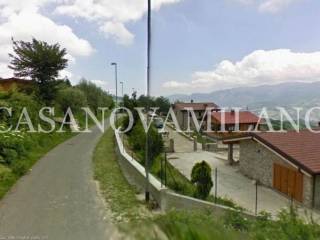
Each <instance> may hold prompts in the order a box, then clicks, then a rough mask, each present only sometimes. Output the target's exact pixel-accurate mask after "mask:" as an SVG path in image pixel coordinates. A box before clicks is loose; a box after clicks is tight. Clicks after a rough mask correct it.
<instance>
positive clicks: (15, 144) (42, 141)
mask: <svg viewBox="0 0 320 240" xmlns="http://www.w3.org/2000/svg"><path fill="white" fill-rule="evenodd" d="M13 49H14V54H11V55H10V57H11V63H10V66H9V67H10V68H11V69H13V70H14V74H15V76H16V77H23V78H29V79H31V80H30V84H28V85H27V86H25V87H22V86H19V87H18V86H16V87H12V88H11V89H10V90H7V91H0V106H1V107H2V109H1V111H0V131H1V134H0V199H1V198H2V197H3V196H4V195H5V194H6V192H7V191H8V190H9V189H10V188H11V187H12V185H13V184H14V183H15V182H16V181H17V180H18V179H19V177H21V176H22V175H24V174H26V173H27V172H28V170H29V169H30V168H31V167H32V166H33V164H34V163H35V162H36V161H37V160H38V159H40V158H41V157H42V156H43V155H44V154H45V153H47V152H48V151H49V150H51V149H52V148H53V147H55V146H56V145H58V144H59V143H62V142H63V141H65V140H67V139H68V138H70V137H72V136H74V134H73V133H72V132H71V131H70V128H69V127H68V126H67V125H66V126H63V128H62V130H64V132H61V133H59V132H57V131H56V130H59V129H60V127H61V122H62V120H63V117H64V113H65V111H66V109H67V108H68V107H70V108H71V110H72V112H73V113H74V115H75V118H76V120H77V122H78V124H79V125H80V127H84V126H85V115H84V113H83V111H80V110H81V109H80V108H81V107H90V109H91V110H92V111H93V112H96V113H97V112H98V111H97V106H96V105H94V104H93V102H97V103H99V104H101V105H99V106H101V107H109V108H111V107H113V100H112V97H111V96H110V95H108V94H107V93H106V92H104V91H103V90H102V89H100V88H99V87H97V86H95V85H94V84H92V83H90V82H88V81H86V80H82V81H81V82H80V84H78V85H77V86H71V84H70V81H69V80H68V79H59V78H58V75H59V71H61V70H63V69H64V68H66V66H67V63H68V61H67V59H66V54H67V52H66V50H65V49H61V47H60V46H59V45H58V44H54V45H49V44H47V43H46V42H41V41H37V40H36V39H33V40H32V42H23V41H13ZM43 107H54V110H55V112H54V116H53V113H52V112H50V111H43V114H44V116H45V117H47V118H50V119H51V120H52V121H54V122H55V129H54V131H52V125H51V124H50V123H49V122H47V121H44V120H43V119H41V118H40V116H39V111H40V110H41V109H42V108H43ZM5 108H6V109H10V108H12V112H11V113H10V112H9V111H6V109H5ZM24 108H25V109H26V111H27V113H28V115H22V112H23V110H24ZM28 118H30V123H28V121H27V120H28ZM89 124H90V123H89ZM10 126H12V128H11V129H10ZM38 130H40V131H38ZM48 132H50V133H48Z"/></svg>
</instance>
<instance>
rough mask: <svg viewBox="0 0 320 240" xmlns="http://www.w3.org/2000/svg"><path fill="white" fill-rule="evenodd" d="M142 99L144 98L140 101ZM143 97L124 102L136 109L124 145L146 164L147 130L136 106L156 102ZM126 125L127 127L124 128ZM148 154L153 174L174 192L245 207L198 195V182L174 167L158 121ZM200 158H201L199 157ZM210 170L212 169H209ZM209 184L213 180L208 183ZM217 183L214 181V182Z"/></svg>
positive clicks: (133, 97) (126, 119)
mask: <svg viewBox="0 0 320 240" xmlns="http://www.w3.org/2000/svg"><path fill="white" fill-rule="evenodd" d="M141 99H142V100H143V101H141ZM147 99H148V98H146V97H144V96H142V97H139V98H136V95H133V96H132V97H131V98H129V97H126V98H125V101H124V106H125V107H126V108H128V109H130V110H131V111H132V112H133V117H134V125H133V128H132V129H131V130H130V131H129V132H127V133H126V137H125V138H124V140H125V146H126V148H127V150H128V152H129V153H130V154H132V155H133V156H134V157H135V159H136V160H137V161H138V162H139V163H140V164H141V165H143V166H144V165H145V144H146V133H145V130H144V128H143V125H142V123H141V121H140V119H139V116H138V114H137V112H136V111H135V110H134V107H136V106H143V104H149V105H152V104H155V101H156V100H154V99H152V98H150V99H149V101H147ZM161 99H162V100H161V101H162V102H164V103H166V102H169V101H166V100H163V99H164V98H161ZM169 108H170V104H169V103H168V104H167V106H166V107H164V106H162V109H169ZM128 121H129V119H128V117H126V118H124V119H123V122H122V125H123V126H125V127H126V126H127V125H128ZM125 127H124V128H125ZM148 135H149V149H150V152H149V157H150V160H151V163H150V166H151V173H152V174H153V175H154V176H155V177H157V178H158V179H160V180H161V181H162V182H163V183H164V184H165V185H166V186H167V187H169V188H170V189H172V190H173V191H175V192H176V193H179V194H182V195H186V196H189V197H195V198H199V199H202V200H206V201H210V202H215V203H217V204H221V205H225V206H228V207H232V208H235V209H242V208H241V207H239V206H237V205H236V204H235V203H234V202H233V201H232V200H229V199H226V198H222V197H217V198H215V197H213V196H212V195H208V194H207V195H206V196H204V195H202V194H199V187H200V185H199V184H198V183H199V182H197V181H194V182H191V181H190V180H189V179H188V178H186V177H185V176H184V175H183V174H182V173H180V172H179V171H178V170H177V169H176V168H175V167H174V166H172V165H171V164H170V162H169V161H167V159H166V154H165V152H164V151H165V147H164V142H163V139H162V136H161V134H160V133H159V131H158V129H157V128H156V127H155V124H153V123H152V124H151V126H150V128H149V133H148ZM200 160H201V159H200ZM207 170H210V171H211V169H207ZM206 184H208V185H210V179H209V180H208V182H207V183H206ZM212 184H214V183H212Z"/></svg>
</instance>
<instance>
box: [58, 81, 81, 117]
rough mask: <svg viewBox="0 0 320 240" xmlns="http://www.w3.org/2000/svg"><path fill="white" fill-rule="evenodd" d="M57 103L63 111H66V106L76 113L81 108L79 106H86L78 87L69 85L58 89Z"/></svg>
mask: <svg viewBox="0 0 320 240" xmlns="http://www.w3.org/2000/svg"><path fill="white" fill-rule="evenodd" d="M57 103H58V104H59V106H60V107H61V110H62V111H63V112H64V113H66V111H67V110H68V108H70V109H71V110H72V112H73V113H77V112H79V111H80V110H81V107H86V106H87V99H86V96H85V94H84V93H83V92H82V91H81V90H80V89H77V88H73V87H70V88H65V89H61V90H59V92H58V97H57Z"/></svg>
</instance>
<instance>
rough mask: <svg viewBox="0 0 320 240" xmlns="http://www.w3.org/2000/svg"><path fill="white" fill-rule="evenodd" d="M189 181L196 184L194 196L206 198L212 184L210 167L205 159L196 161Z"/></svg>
mask: <svg viewBox="0 0 320 240" xmlns="http://www.w3.org/2000/svg"><path fill="white" fill-rule="evenodd" d="M191 182H192V183H193V184H195V185H196V192H195V197H197V198H200V199H207V198H208V196H209V194H210V190H211V188H212V186H213V182H212V179H211V167H210V166H209V164H208V163H206V162H205V161H202V162H201V163H196V164H195V165H194V167H193V168H192V172H191Z"/></svg>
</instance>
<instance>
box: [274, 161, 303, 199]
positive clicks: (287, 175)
mask: <svg viewBox="0 0 320 240" xmlns="http://www.w3.org/2000/svg"><path fill="white" fill-rule="evenodd" d="M273 187H274V188H275V189H277V190H278V191H280V192H282V193H284V194H286V195H288V197H290V198H294V199H295V200H297V201H299V202H302V195H303V194H302V193H303V175H302V174H301V173H300V172H298V171H295V170H292V169H289V168H287V167H285V166H282V165H279V164H276V163H275V164H274V165H273Z"/></svg>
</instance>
